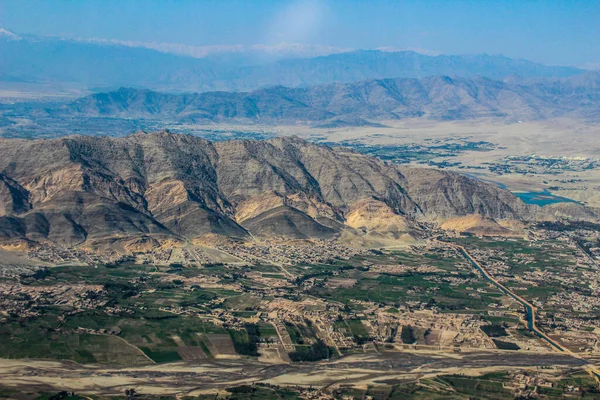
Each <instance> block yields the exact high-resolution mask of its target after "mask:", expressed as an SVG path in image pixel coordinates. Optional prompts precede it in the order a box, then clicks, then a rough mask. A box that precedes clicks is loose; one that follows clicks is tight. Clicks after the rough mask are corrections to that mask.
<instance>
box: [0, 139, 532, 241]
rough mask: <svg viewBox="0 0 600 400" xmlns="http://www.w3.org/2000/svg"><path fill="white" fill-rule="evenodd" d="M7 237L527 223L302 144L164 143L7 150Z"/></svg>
mask: <svg viewBox="0 0 600 400" xmlns="http://www.w3.org/2000/svg"><path fill="white" fill-rule="evenodd" d="M0 171H1V174H0V238H2V239H3V240H11V239H29V240H32V241H54V242H59V243H65V244H69V245H73V244H76V243H83V242H85V243H88V244H93V243H98V242H102V241H106V240H108V239H110V240H116V239H118V240H125V239H131V238H134V237H140V236H147V237H153V238H155V239H156V240H159V241H160V240H164V239H166V238H169V237H171V238H178V239H194V238H199V237H203V236H205V235H207V234H218V235H222V236H228V237H237V238H243V237H246V236H248V235H250V234H252V235H254V236H263V237H290V238H333V237H336V236H338V235H339V234H340V233H341V232H342V231H345V232H351V233H352V234H355V235H368V236H370V237H382V238H388V239H395V238H398V237H401V236H402V235H404V234H406V233H410V232H416V231H418V229H419V228H418V226H417V224H418V221H422V220H430V221H443V220H445V219H448V218H453V217H457V216H463V215H470V214H479V215H481V216H482V217H485V218H488V219H499V220H502V219H508V220H522V219H527V218H529V217H530V216H531V215H532V214H531V210H530V209H529V208H528V207H526V206H525V205H524V204H523V203H522V202H521V201H520V200H519V199H517V198H516V197H515V196H513V195H512V194H511V193H510V192H507V191H505V190H502V189H500V188H498V187H496V186H493V185H491V184H487V183H484V182H481V181H478V180H474V179H471V178H468V177H465V176H462V175H458V174H453V173H448V172H442V171H437V170H429V169H408V168H398V167H397V166H395V165H389V164H386V163H383V162H381V161H379V160H377V159H375V158H371V157H368V156H365V155H361V154H358V153H356V152H353V151H350V150H348V149H345V148H329V147H326V146H320V145H314V144H310V143H308V142H305V141H303V140H300V139H297V138H276V139H272V140H268V141H229V142H217V143H211V142H208V141H206V140H203V139H199V138H195V137H193V136H187V135H178V134H172V133H169V132H159V133H152V134H144V133H138V134H134V135H130V136H127V137H123V138H108V137H83V136H69V137H64V138H60V139H53V140H33V141H27V140H19V139H4V140H0Z"/></svg>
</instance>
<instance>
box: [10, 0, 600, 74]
mask: <svg viewBox="0 0 600 400" xmlns="http://www.w3.org/2000/svg"><path fill="white" fill-rule="evenodd" d="M0 26H1V27H4V28H6V29H9V30H12V31H15V32H17V33H33V34H38V35H68V36H75V37H84V38H91V37H94V38H107V39H120V40H135V41H151V42H173V43H183V44H189V45H212V44H219V45H222V44H259V43H261V44H278V43H281V42H288V43H306V44H327V45H334V46H340V47H352V48H377V47H384V46H393V47H398V48H421V49H426V50H432V51H439V52H442V53H447V54H465V53H484V52H485V53H489V54H499V53H501V54H504V55H507V56H509V57H518V58H526V59H530V60H533V61H538V62H542V63H547V64H569V65H580V64H584V63H600V0H586V1H569V0H561V1H554V0H545V1H528V0H505V1H494V0H480V1H459V0H454V1H451V0H447V1H438V0H431V1H416V0H414V1H400V0H397V1H383V0H382V1H378V0H372V1H360V0H355V1H352V0H345V1H336V0H296V1H285V0H277V1H266V0H264V1H263V0H244V1H232V0H222V1H208V0H206V1H202V0H197V1H184V0H179V1H167V0H161V1H158V0H156V1H152V0H144V1H127V0H115V1H113V0H72V1H58V0H56V1H50V0H45V1H27V0H15V1H13V0H0Z"/></svg>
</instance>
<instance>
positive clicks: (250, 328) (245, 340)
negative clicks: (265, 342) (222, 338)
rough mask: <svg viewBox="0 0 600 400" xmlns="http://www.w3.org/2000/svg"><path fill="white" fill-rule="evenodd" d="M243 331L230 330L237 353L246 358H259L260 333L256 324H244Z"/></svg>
mask: <svg viewBox="0 0 600 400" xmlns="http://www.w3.org/2000/svg"><path fill="white" fill-rule="evenodd" d="M244 329H245V331H243V330H236V329H229V336H230V337H231V340H232V341H233V347H234V348H235V352H236V353H238V354H242V355H246V356H254V357H258V356H259V354H258V342H259V341H260V332H259V330H258V325H256V324H244Z"/></svg>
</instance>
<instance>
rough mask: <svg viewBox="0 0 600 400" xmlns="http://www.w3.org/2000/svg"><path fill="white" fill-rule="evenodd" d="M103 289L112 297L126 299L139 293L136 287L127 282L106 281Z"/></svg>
mask: <svg viewBox="0 0 600 400" xmlns="http://www.w3.org/2000/svg"><path fill="white" fill-rule="evenodd" d="M104 290H105V291H106V293H107V295H108V296H109V297H111V298H113V299H118V298H120V299H126V298H129V297H132V296H135V295H137V294H138V293H139V290H138V288H137V287H136V286H135V285H133V284H131V283H129V282H115V281H108V282H106V283H105V284H104Z"/></svg>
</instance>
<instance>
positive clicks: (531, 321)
mask: <svg viewBox="0 0 600 400" xmlns="http://www.w3.org/2000/svg"><path fill="white" fill-rule="evenodd" d="M440 243H443V244H446V245H449V246H451V247H454V248H455V249H457V250H459V251H460V252H461V253H462V255H463V256H464V257H465V258H466V259H467V260H469V262H470V263H471V264H472V265H473V266H474V267H475V268H476V269H477V270H478V271H479V272H481V274H482V275H483V276H484V277H485V278H486V279H487V280H488V281H490V282H492V283H493V284H494V285H495V286H496V287H497V288H498V289H500V290H501V291H502V292H503V293H505V294H507V295H509V296H510V297H512V298H513V299H515V300H516V301H518V302H519V303H521V304H522V305H523V307H525V310H526V312H527V327H528V328H529V330H530V331H532V332H533V333H535V334H536V335H537V336H538V337H540V338H542V339H543V340H545V341H546V342H548V343H549V344H550V345H551V346H552V347H553V348H554V349H555V350H558V351H560V352H562V353H567V354H569V355H572V356H574V357H577V358H582V357H581V356H580V355H579V354H576V353H573V352H572V351H571V350H569V349H568V348H566V347H564V346H562V345H560V344H559V343H558V342H556V341H555V340H553V339H552V338H550V337H549V336H548V335H546V334H545V333H544V332H542V331H541V330H540V329H539V328H538V327H537V325H536V318H535V313H536V311H537V309H536V308H535V306H534V305H533V304H531V303H530V302H528V301H527V300H525V299H524V298H522V297H521V296H519V295H518V294H516V293H514V292H513V291H511V290H510V289H509V288H507V287H506V286H504V285H503V284H502V283H500V282H498V281H497V280H496V279H495V278H494V277H493V276H492V275H490V273H489V272H488V271H487V270H486V269H485V268H484V267H483V266H482V265H481V264H480V263H479V261H477V260H476V259H475V258H474V257H473V256H472V255H471V254H470V253H469V252H468V251H467V249H465V248H464V247H463V246H461V245H458V244H454V243H448V242H440ZM586 369H587V370H588V372H589V373H590V374H591V375H592V376H593V377H594V378H596V380H598V381H599V382H600V369H598V368H596V367H595V366H593V365H588V366H587V367H586Z"/></svg>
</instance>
